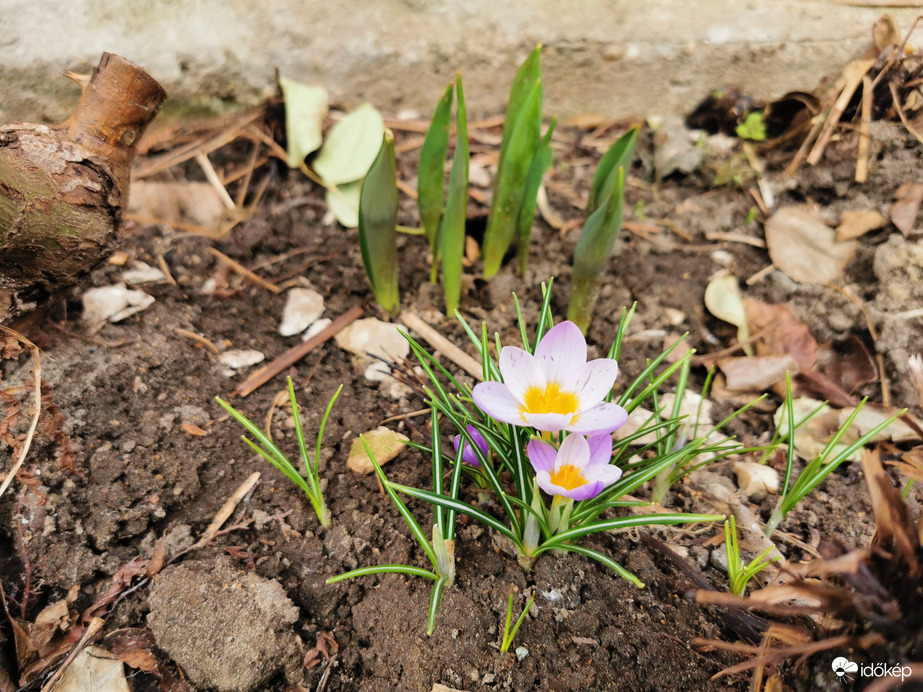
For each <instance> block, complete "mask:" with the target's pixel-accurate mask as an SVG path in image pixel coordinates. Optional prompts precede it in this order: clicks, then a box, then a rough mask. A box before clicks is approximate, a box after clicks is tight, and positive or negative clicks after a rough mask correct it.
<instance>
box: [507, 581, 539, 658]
mask: <svg viewBox="0 0 923 692" xmlns="http://www.w3.org/2000/svg"><path fill="white" fill-rule="evenodd" d="M534 602H535V594H534V593H533V594H532V595H531V596H530V597H529V601H528V602H527V603H526V607H525V608H523V609H522V613H520V615H519V619H517V620H516V624H515V625H514V626H513V629H512V631H511V630H510V623H511V622H512V621H513V592H512V591H510V600H509V603H508V604H507V606H506V625H505V626H504V627H503V641H502V642H501V644H500V651H502V652H503V653H506V652H507V651H509V650H510V646H512V644H513V639H514V638H515V637H516V633H517V632H519V627H520V626H521V625H522V623H523V622H524V621H525V619H526V615H528V614H529V609H530V608H531V607H532V604H533V603H534Z"/></svg>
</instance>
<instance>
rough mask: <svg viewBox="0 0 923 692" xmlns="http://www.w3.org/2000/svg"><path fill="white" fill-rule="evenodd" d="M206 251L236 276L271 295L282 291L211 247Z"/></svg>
mask: <svg viewBox="0 0 923 692" xmlns="http://www.w3.org/2000/svg"><path fill="white" fill-rule="evenodd" d="M208 251H209V252H210V253H212V254H213V255H214V256H215V257H217V258H218V259H219V260H221V261H222V262H224V263H225V264H227V265H228V266H229V267H230V268H231V269H233V270H234V271H236V272H237V273H238V274H240V275H241V276H243V277H246V278H247V279H250V281H252V282H253V283H255V284H256V285H257V286H261V287H263V288H265V289H266V290H267V291H271V292H272V293H281V292H282V289H281V288H279V287H278V286H276V285H275V284H274V283H272V282H271V281H267V280H266V279H264V278H263V277H261V276H257V275H256V274H254V273H253V272H252V271H250V270H249V269H247V268H246V267H245V266H244V265H242V264H241V263H240V262H237V261H235V260H232V259H231V258H230V257H228V256H227V255H225V254H224V253H223V252H221V251H219V250H216V249H215V248H213V247H210V248H208Z"/></svg>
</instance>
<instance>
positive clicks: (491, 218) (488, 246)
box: [484, 46, 543, 278]
mask: <svg viewBox="0 0 923 692" xmlns="http://www.w3.org/2000/svg"><path fill="white" fill-rule="evenodd" d="M540 53H541V46H536V48H535V50H533V51H532V53H531V54H530V55H529V57H528V58H527V59H526V61H525V62H524V63H523V64H522V65H521V66H520V68H519V70H518V71H517V73H516V76H515V77H514V78H513V85H512V87H511V88H510V99H509V102H508V104H507V110H506V119H505V120H504V123H503V139H502V140H501V143H500V160H499V162H498V165H497V178H496V182H495V183H494V196H493V200H492V202H491V205H490V213H489V215H488V217H487V229H486V230H485V232H484V276H485V277H487V278H490V277H492V276H493V275H495V274H496V273H497V272H498V271H499V270H500V265H501V264H502V263H503V257H504V255H505V254H506V251H507V250H508V249H509V247H510V244H511V243H512V242H513V239H514V237H515V236H516V232H517V230H518V229H519V228H520V216H521V212H522V208H523V204H524V202H526V199H525V195H526V191H527V187H530V189H531V186H529V173H530V170H531V169H532V159H533V158H534V157H535V156H536V153H537V152H538V151H539V148H540V144H541V125H542V100H543V92H542V80H541V64H540V61H539V55H540ZM535 192H536V193H537V192H538V186H535ZM529 221H530V222H531V219H530V220H529Z"/></svg>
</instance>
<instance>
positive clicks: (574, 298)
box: [567, 128, 638, 334]
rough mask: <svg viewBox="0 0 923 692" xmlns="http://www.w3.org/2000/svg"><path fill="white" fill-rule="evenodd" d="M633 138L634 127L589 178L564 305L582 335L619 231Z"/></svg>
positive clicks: (602, 160)
mask: <svg viewBox="0 0 923 692" xmlns="http://www.w3.org/2000/svg"><path fill="white" fill-rule="evenodd" d="M637 139H638V130H637V128H633V129H631V130H629V131H628V132H626V133H625V134H624V135H622V136H621V137H619V138H618V140H616V141H615V143H614V144H613V145H612V146H611V147H609V150H608V151H607V152H606V153H605V154H604V155H603V157H602V159H601V160H600V162H599V165H598V166H597V168H596V175H595V176H594V177H593V188H592V189H591V191H590V199H589V203H588V205H587V219H586V222H585V223H584V224H583V231H582V232H581V233H580V238H579V239H578V240H577V247H576V248H575V249H574V273H573V279H572V281H573V287H572V288H571V296H570V302H569V303H568V306H567V319H569V320H571V321H572V322H574V323H575V324H576V325H577V326H578V327H580V330H581V331H582V332H583V333H584V334H586V330H587V328H588V327H589V325H590V319H591V318H592V316H593V310H594V308H595V307H596V300H597V298H598V297H599V288H600V284H601V281H602V275H603V272H604V271H605V269H606V265H607V264H608V263H609V259H610V258H611V257H612V251H613V250H614V249H615V241H616V239H617V238H618V236H619V232H620V231H621V230H622V219H623V217H624V214H625V208H624V191H625V175H626V171H627V170H628V167H629V166H630V164H631V159H632V156H634V150H635V143H636V142H637Z"/></svg>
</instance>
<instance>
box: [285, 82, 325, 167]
mask: <svg viewBox="0 0 923 692" xmlns="http://www.w3.org/2000/svg"><path fill="white" fill-rule="evenodd" d="M279 86H280V87H281V88H282V97H283V98H284V99H285V138H286V141H287V143H288V166H289V168H298V166H299V164H301V162H302V161H304V159H305V157H306V156H307V155H308V154H310V153H311V152H313V151H316V150H317V148H318V147H319V146H320V145H321V142H322V141H323V134H322V130H323V125H324V118H326V117H327V103H328V97H327V90H326V89H324V88H323V87H317V86H311V85H309V84H304V83H303V82H299V81H297V80H294V79H289V78H288V77H281V76H280V77H279Z"/></svg>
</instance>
